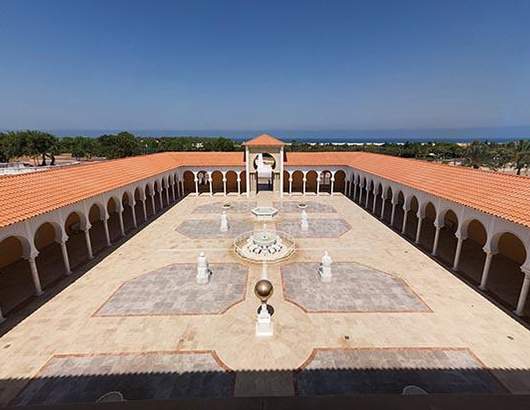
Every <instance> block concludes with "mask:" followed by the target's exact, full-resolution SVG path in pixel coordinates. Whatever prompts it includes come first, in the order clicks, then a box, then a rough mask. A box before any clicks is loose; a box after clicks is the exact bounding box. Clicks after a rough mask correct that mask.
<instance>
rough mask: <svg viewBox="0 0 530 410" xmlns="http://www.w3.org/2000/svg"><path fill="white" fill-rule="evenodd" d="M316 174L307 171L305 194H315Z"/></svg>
mask: <svg viewBox="0 0 530 410" xmlns="http://www.w3.org/2000/svg"><path fill="white" fill-rule="evenodd" d="M317 177H318V175H317V172H316V171H309V172H308V173H307V174H306V188H305V192H306V193H307V192H312V193H314V194H316V193H317Z"/></svg>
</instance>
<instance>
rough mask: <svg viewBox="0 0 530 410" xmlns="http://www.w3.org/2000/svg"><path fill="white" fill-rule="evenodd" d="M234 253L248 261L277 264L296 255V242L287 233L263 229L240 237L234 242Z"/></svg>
mask: <svg viewBox="0 0 530 410" xmlns="http://www.w3.org/2000/svg"><path fill="white" fill-rule="evenodd" d="M234 251H235V253H236V254H237V255H238V256H239V257H240V258H243V259H245V260H247V261H251V262H258V263H276V262H280V261H283V260H285V259H287V258H288V257H289V256H291V255H292V254H293V253H294V251H295V242H294V238H293V237H292V236H291V235H289V234H287V233H285V232H279V231H272V230H267V229H262V230H259V231H251V232H245V233H243V234H241V235H239V236H238V237H237V238H236V239H235V241H234Z"/></svg>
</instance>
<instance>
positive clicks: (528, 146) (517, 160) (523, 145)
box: [511, 140, 530, 175]
mask: <svg viewBox="0 0 530 410" xmlns="http://www.w3.org/2000/svg"><path fill="white" fill-rule="evenodd" d="M511 162H512V164H513V167H514V168H515V170H516V171H517V175H521V170H522V169H523V168H524V167H528V166H530V140H519V141H517V142H515V143H514V144H513V145H512V161H511Z"/></svg>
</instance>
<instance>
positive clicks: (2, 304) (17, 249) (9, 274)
mask: <svg viewBox="0 0 530 410" xmlns="http://www.w3.org/2000/svg"><path fill="white" fill-rule="evenodd" d="M29 248H30V244H29V242H28V241H27V239H26V238H23V237H18V236H9V237H7V238H4V239H3V240H2V241H0V308H1V311H2V313H3V315H4V316H5V315H6V313H9V312H11V311H13V310H14V309H16V308H17V307H18V306H20V305H22V304H24V302H25V301H27V300H28V299H31V297H32V296H33V295H34V294H35V286H34V283H33V279H32V275H31V270H30V267H29V262H28V261H27V259H26V258H27V256H28V252H29Z"/></svg>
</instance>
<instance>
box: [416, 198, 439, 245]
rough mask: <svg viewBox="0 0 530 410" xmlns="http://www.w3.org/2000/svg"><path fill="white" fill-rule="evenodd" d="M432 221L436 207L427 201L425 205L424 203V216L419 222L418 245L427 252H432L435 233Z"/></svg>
mask: <svg viewBox="0 0 530 410" xmlns="http://www.w3.org/2000/svg"><path fill="white" fill-rule="evenodd" d="M434 221H436V208H435V206H434V205H433V203H432V202H427V205H425V216H424V218H423V220H422V223H421V231H420V237H419V245H420V246H421V247H423V248H424V249H426V250H428V251H429V252H432V247H433V244H434V235H435V234H436V228H435V226H434Z"/></svg>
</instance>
